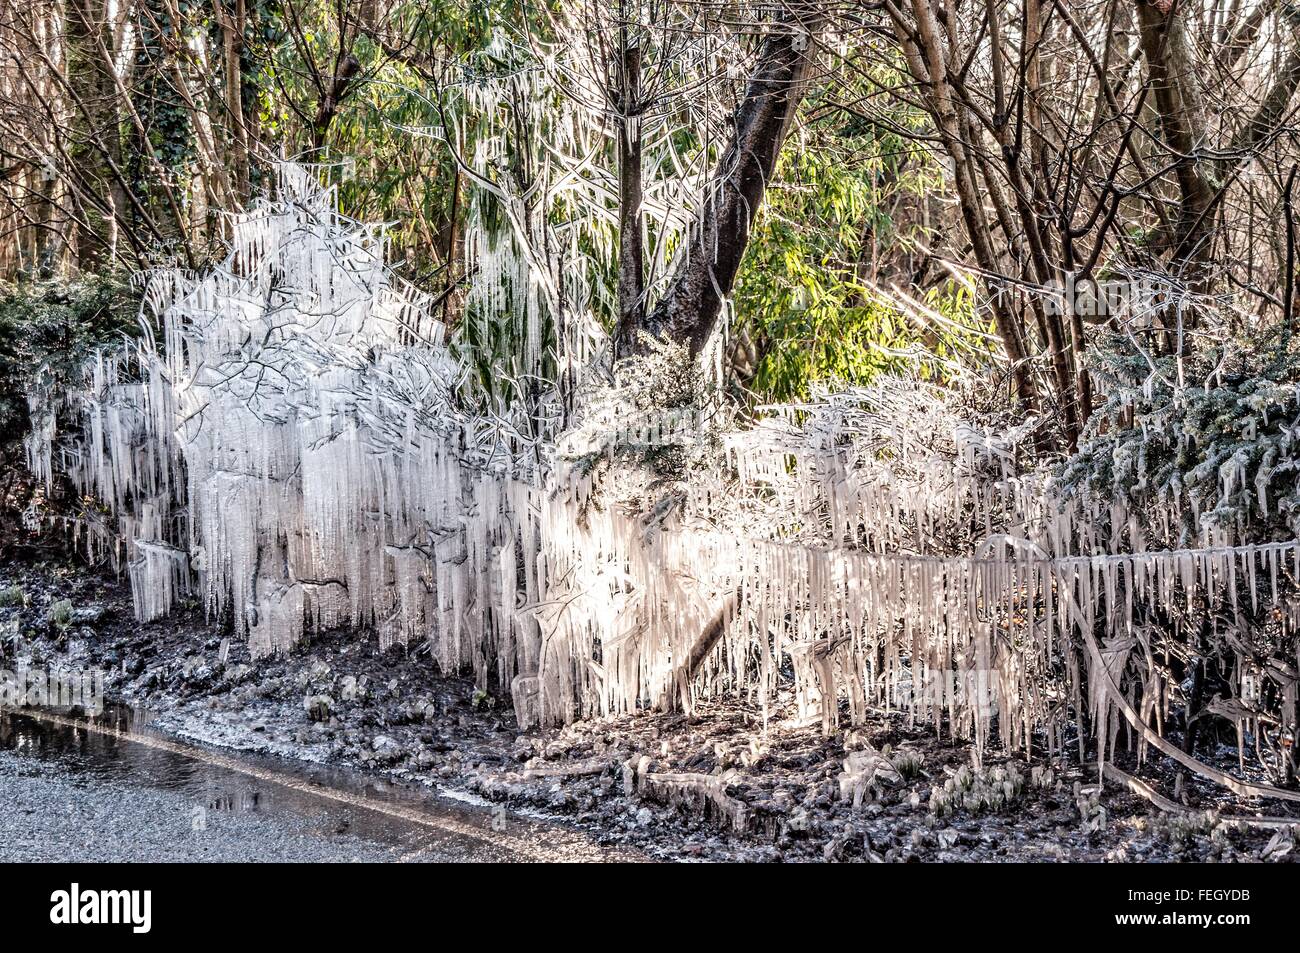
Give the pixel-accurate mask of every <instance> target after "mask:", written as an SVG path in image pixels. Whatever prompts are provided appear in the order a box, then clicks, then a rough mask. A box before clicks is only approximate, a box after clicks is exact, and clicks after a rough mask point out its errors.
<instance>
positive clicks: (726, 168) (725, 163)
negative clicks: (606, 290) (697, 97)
mask: <svg viewBox="0 0 1300 953" xmlns="http://www.w3.org/2000/svg"><path fill="white" fill-rule="evenodd" d="M790 8H791V10H790V12H789V13H788V14H787V15H786V16H784V17H783V18H782V19H781V20H780V21H779V22H778V23H776V24H774V25H773V29H772V32H771V34H770V35H769V36H768V38H767V39H766V40H765V41H764V43H763V47H762V49H761V50H760V52H759V57H758V64H757V66H756V67H755V69H754V72H753V74H752V76H751V77H750V80H749V86H748V87H747V89H746V90H745V98H744V100H743V101H742V103H741V105H740V108H739V110H737V112H736V117H735V132H734V134H733V136H732V139H731V142H730V144H729V145H728V147H727V150H726V152H725V153H724V154H723V156H722V159H721V160H720V161H719V163H718V167H717V169H716V171H715V172H714V174H713V178H712V180H711V182H710V184H709V187H708V189H707V191H706V193H705V197H704V202H703V205H702V207H701V208H700V210H699V214H698V215H697V216H696V219H695V222H694V224H693V225H692V226H691V229H690V232H689V234H688V235H687V238H686V242H685V248H684V249H683V252H684V254H683V256H682V258H681V259H680V260H679V263H678V265H677V268H676V272H675V274H674V276H673V279H672V282H671V283H670V285H669V287H668V290H667V292H666V293H665V294H664V297H663V298H662V300H660V302H659V303H658V304H657V305H656V306H655V308H654V310H653V311H652V312H651V313H650V315H649V316H648V317H647V318H646V329H647V330H648V331H649V332H650V333H651V334H654V335H656V336H658V337H660V338H661V339H666V340H670V341H675V342H678V343H681V344H685V345H686V346H687V347H689V349H690V352H691V353H692V354H699V353H700V351H701V350H703V348H704V345H705V343H706V342H707V341H708V339H709V336H710V335H711V334H712V333H713V328H714V326H715V325H716V324H717V320H718V315H719V314H720V313H721V311H722V304H723V301H724V299H725V298H726V296H727V295H728V294H729V293H730V292H731V288H732V285H733V284H734V283H735V280H736V272H737V271H738V270H739V268H740V261H741V258H742V257H743V255H744V253H745V248H746V246H747V245H748V243H749V234H750V229H751V227H752V226H753V223H754V216H755V215H756V214H757V213H758V208H759V205H760V204H761V203H762V201H763V193H764V191H765V190H766V188H767V184H768V182H769V181H770V180H771V178H772V174H773V172H774V171H775V169H776V159H777V156H778V155H779V153H780V151H781V146H782V144H783V143H784V142H785V138H786V135H787V134H788V133H789V131H790V126H791V123H792V122H793V120H794V116H795V111H796V110H797V109H798V106H799V102H800V100H802V98H803V95H804V91H805V87H806V84H807V81H808V74H809V72H810V67H811V65H812V63H813V61H814V59H815V53H814V47H815V42H816V38H817V36H818V34H819V33H820V32H821V29H822V26H823V24H824V22H825V14H824V13H823V12H822V11H821V9H820V4H817V3H799V4H791V5H790ZM622 336H623V335H622V334H620V337H622Z"/></svg>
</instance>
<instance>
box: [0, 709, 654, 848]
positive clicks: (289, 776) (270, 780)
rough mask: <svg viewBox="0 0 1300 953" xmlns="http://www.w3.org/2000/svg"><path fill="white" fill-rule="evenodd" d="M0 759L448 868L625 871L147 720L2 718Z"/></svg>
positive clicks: (550, 838)
mask: <svg viewBox="0 0 1300 953" xmlns="http://www.w3.org/2000/svg"><path fill="white" fill-rule="evenodd" d="M0 750H6V751H10V752H12V753H14V754H16V755H18V756H20V757H23V758H31V759H34V760H37V761H40V762H43V763H45V764H47V765H48V767H49V769H50V771H52V772H56V773H59V774H61V775H62V776H64V777H66V778H68V779H70V780H73V781H76V782H78V783H86V784H94V783H96V782H99V781H102V782H115V783H118V784H127V785H142V786H147V787H153V788H159V789H165V790H170V791H175V792H179V793H180V794H182V795H183V796H185V797H186V798H187V799H189V800H190V801H191V802H192V803H193V804H194V805H195V807H196V808H201V809H202V810H201V811H195V812H194V814H193V815H192V816H194V817H196V818H198V819H199V821H198V822H200V823H209V822H211V821H215V818H212V819H211V821H210V820H209V817H210V815H209V813H208V812H212V813H214V814H216V815H218V816H219V815H220V814H221V813H223V812H255V813H259V814H265V815H269V816H274V815H277V814H278V815H292V816H295V817H297V818H300V819H301V820H302V821H303V822H304V823H305V825H306V826H307V828H308V829H309V830H310V831H312V832H313V833H315V834H317V835H319V836H322V837H329V836H337V835H342V834H347V835H351V836H353V837H360V838H363V839H366V840H369V841H372V842H376V843H381V844H385V845H390V846H393V847H396V848H399V849H400V850H401V851H402V852H404V853H407V854H410V855H412V856H414V855H421V854H423V855H426V856H427V855H432V856H434V857H442V858H445V859H448V860H452V859H455V860H525V861H527V860H595V859H616V858H617V859H630V858H628V857H626V856H619V852H617V851H611V850H606V849H604V848H601V847H598V846H596V845H595V844H593V843H592V842H591V841H590V839H588V838H587V837H585V836H584V835H582V834H581V833H580V832H578V831H576V830H572V829H569V828H566V827H562V826H559V825H555V824H550V823H546V822H543V821H539V820H536V819H533V818H526V817H521V816H519V815H516V814H512V813H507V812H504V811H502V810H500V809H496V808H491V807H486V808H478V807H474V806H470V805H467V804H465V803H463V802H460V801H454V800H451V799H449V798H445V797H440V796H438V795H436V794H434V793H432V792H430V791H428V790H427V789H424V788H421V787H418V786H416V785H413V784H403V783H399V782H391V781H386V780H383V779H379V778H373V777H369V776H367V775H364V774H362V773H360V772H355V771H350V770H347V769H344V768H338V767H333V766H327V765H312V764H306V763H299V762H290V761H284V760H281V759H278V758H273V757H267V756H259V755H250V754H246V753H242V752H241V753H239V754H233V753H231V752H225V751H217V750H215V749H209V748H204V747H200V746H197V745H190V744H186V743H183V742H180V741H176V740H175V739H173V738H170V737H168V736H166V735H164V734H162V733H161V732H158V731H156V730H153V729H151V728H150V727H149V716H148V713H147V712H144V711H142V710H139V709H132V708H129V707H126V706H110V707H108V708H106V709H105V710H104V712H103V713H102V714H100V715H99V716H97V717H95V718H79V717H71V716H68V715H62V714H57V713H53V712H45V711H40V710H34V709H23V710H13V709H7V708H0Z"/></svg>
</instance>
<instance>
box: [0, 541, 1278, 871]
mask: <svg viewBox="0 0 1300 953" xmlns="http://www.w3.org/2000/svg"><path fill="white" fill-rule="evenodd" d="M20 662H21V663H23V664H26V665H28V666H29V667H32V668H39V667H42V666H43V667H46V668H49V667H57V666H62V667H64V668H68V669H80V670H84V669H92V668H102V669H103V670H104V671H105V672H106V681H105V684H106V690H107V693H108V695H109V697H110V698H111V699H114V700H120V701H125V702H128V703H131V704H134V705H139V706H142V707H143V708H145V709H147V710H148V711H149V712H150V713H151V724H152V725H153V726H154V727H155V728H157V729H160V730H162V731H165V732H168V733H171V734H174V735H175V736H177V737H180V738H184V739H187V740H191V741H198V742H202V743H205V744H210V745H214V746H220V747H225V748H230V749H235V750H243V751H256V752H260V753H268V754H274V755H279V756H282V757H286V758H296V759H302V760H309V761H319V762H329V763H338V764H345V765H349V766H354V767H358V768H361V769H364V770H370V771H374V772H380V773H384V774H387V775H390V776H394V777H398V778H404V779H407V780H409V781H411V782H413V783H422V784H426V785H432V786H436V787H438V788H440V789H442V790H444V791H447V792H450V793H454V794H459V795H462V796H467V797H476V798H482V799H485V800H487V801H492V802H499V803H504V804H508V805H509V806H511V807H512V808H516V809H523V810H533V811H537V812H540V813H543V814H546V815H553V816H559V817H563V818H566V819H567V820H568V821H569V822H571V823H573V824H576V825H578V826H579V827H581V828H583V829H585V830H587V831H588V832H590V833H591V834H592V836H593V837H594V838H595V839H597V840H598V841H599V842H600V843H602V844H611V845H615V844H617V845H626V846H628V847H634V848H637V849H640V850H644V851H647V852H649V853H651V854H653V855H655V856H658V857H661V858H664V859H678V860H686V859H701V860H737V861H739V860H745V861H820V860H830V861H871V862H880V861H883V862H905V861H1021V860H1041V861H1139V862H1149V861H1166V860H1170V861H1172V860H1208V861H1224V862H1234V861H1259V860H1266V861H1290V860H1292V859H1293V858H1294V857H1296V856H1297V854H1298V853H1300V852H1296V851H1295V850H1293V845H1294V842H1295V839H1296V837H1297V836H1300V827H1295V828H1288V827H1285V826H1283V827H1278V826H1276V825H1273V826H1270V827H1263V828H1259V827H1254V826H1250V825H1246V824H1242V823H1240V822H1239V821H1235V820H1226V819H1225V817H1227V816H1231V817H1243V816H1255V815H1268V816H1271V817H1276V816H1277V815H1279V814H1285V813H1286V806H1285V805H1281V806H1279V805H1277V804H1266V803H1249V802H1245V801H1242V800H1240V799H1232V798H1229V797H1227V796H1226V795H1225V794H1224V792H1223V791H1222V790H1221V789H1218V788H1217V787H1214V786H1211V785H1208V784H1205V783H1202V782H1200V781H1199V780H1197V779H1194V778H1182V779H1179V778H1178V777H1177V776H1176V775H1175V772H1174V771H1173V770H1172V768H1171V765H1170V764H1169V763H1162V761H1161V760H1155V761H1153V760H1150V759H1149V760H1148V761H1147V763H1146V764H1145V765H1143V766H1142V767H1141V769H1140V771H1141V774H1142V777H1143V778H1144V779H1146V780H1147V781H1149V782H1150V783H1152V784H1153V785H1154V786H1156V787H1157V789H1159V790H1160V791H1162V792H1163V793H1165V794H1166V795H1171V794H1173V793H1177V795H1178V797H1179V798H1180V799H1181V800H1182V802H1183V803H1184V804H1185V805H1187V807H1188V809H1189V810H1188V812H1187V813H1185V814H1163V813H1160V812H1157V811H1155V810H1153V809H1152V808H1151V807H1150V805H1149V804H1148V802H1147V801H1145V800H1144V799H1142V798H1140V797H1138V796H1136V795H1133V794H1131V793H1129V791H1128V790H1127V789H1126V788H1120V787H1117V786H1116V785H1114V784H1110V783H1108V784H1107V785H1106V787H1105V789H1104V790H1103V791H1100V792H1098V789H1097V783H1096V781H1097V779H1096V772H1095V769H1087V768H1085V767H1083V766H1080V765H1079V764H1077V763H1075V764H1070V763H1061V762H1056V763H1048V762H1046V761H1040V762H1037V763H1035V764H1033V765H1030V764H1028V763H1025V762H1024V761H1023V760H1019V759H1015V758H1010V759H1009V758H1005V757H999V756H998V755H997V754H996V753H992V754H989V755H988V756H987V757H986V758H985V762H984V765H983V768H982V770H978V771H977V770H974V769H972V767H971V753H970V749H969V747H968V746H966V745H963V744H958V743H949V742H945V741H942V740H940V739H937V738H936V737H935V736H934V733H933V731H927V730H922V729H920V728H917V727H914V726H909V725H908V724H907V722H906V720H905V718H904V717H903V716H901V715H898V714H888V713H883V712H882V713H880V714H879V716H878V717H876V718H875V719H873V721H872V722H871V723H870V724H869V725H867V726H864V727H862V728H858V729H853V730H844V731H841V732H839V733H838V734H836V735H834V736H832V737H823V736H822V733H821V730H820V726H819V725H811V726H809V725H803V726H800V725H797V724H795V723H794V721H793V718H792V716H793V705H792V704H791V703H789V702H788V701H787V702H786V703H785V704H783V705H778V706H777V708H776V709H775V710H774V711H773V712H771V717H770V719H769V721H768V724H767V726H766V730H764V725H763V723H762V719H761V716H760V714H759V712H757V711H756V710H753V709H751V708H749V707H747V706H745V705H743V704H740V703H736V702H733V703H725V704H720V703H710V704H706V705H702V706H701V707H700V708H699V709H698V710H697V711H696V712H695V713H694V714H693V715H692V716H690V717H687V716H684V715H681V714H656V713H643V714H640V715H637V716H636V717H619V718H611V719H601V720H593V721H587V722H583V723H579V724H575V725H571V726H568V727H566V728H563V729H546V730H532V731H527V732H520V731H519V730H518V729H517V727H516V725H515V719H514V715H513V712H512V710H511V707H510V704H509V702H508V700H507V699H505V698H502V697H496V696H494V695H491V694H486V693H484V692H480V691H476V689H475V686H474V684H473V683H472V682H471V681H468V680H466V679H463V678H456V677H444V676H442V675H440V674H439V673H438V672H437V670H436V665H435V664H434V662H433V661H432V660H431V659H430V658H429V657H428V656H427V654H423V653H421V652H420V651H419V650H415V649H412V650H410V651H408V650H407V649H405V648H401V647H394V648H392V649H390V650H388V651H382V652H381V651H380V650H379V648H378V645H377V643H376V642H375V641H374V640H373V639H367V638H358V637H357V636H354V635H350V634H346V633H331V634H327V635H323V636H318V637H315V638H313V639H312V640H311V641H309V642H307V643H305V644H303V645H301V646H300V647H299V648H298V649H297V650H296V651H294V652H293V653H291V654H289V655H286V656H282V657H277V658H272V659H262V660H258V661H253V660H252V659H250V658H249V655H248V650H247V647H246V646H245V645H244V644H243V643H242V642H240V641H239V640H237V639H233V638H227V637H225V636H223V634H222V633H221V632H220V631H218V630H217V629H216V628H214V627H213V626H212V625H210V624H209V623H208V622H207V621H206V620H205V619H204V618H203V615H202V613H201V611H200V610H199V608H198V606H197V605H192V604H191V605H190V606H189V607H188V608H186V609H185V610H183V611H180V612H178V613H177V614H176V615H175V616H174V617H172V618H169V619H167V620H163V621H160V622H156V623H151V624H145V625H141V624H140V623H138V622H136V621H135V619H134V618H133V616H132V611H131V597H130V591H129V587H127V586H126V585H124V584H123V582H121V581H119V580H117V579H115V578H113V577H112V576H109V575H103V574H99V573H96V572H93V571H90V570H88V569H86V568H85V567H84V566H81V565H78V564H77V563H75V562H73V561H70V560H68V559H67V558H66V557H64V556H62V555H58V554H55V553H44V554H42V553H41V551H39V550H36V551H32V554H31V555H30V556H29V557H24V558H22V559H20V560H12V559H11V560H9V561H8V562H5V563H4V564H0V669H7V670H10V671H12V670H16V668H17V667H18V665H19V664H20ZM1220 757H1221V758H1222V760H1223V761H1224V762H1225V764H1226V763H1232V762H1235V760H1236V757H1235V752H1234V751H1232V750H1230V749H1227V748H1222V749H1221V750H1220ZM1121 764H1124V762H1123V760H1122V759H1121ZM1124 766H1125V767H1126V768H1127V769H1128V770H1130V771H1133V772H1137V771H1138V770H1139V769H1138V767H1137V766H1136V765H1134V764H1132V763H1129V764H1126V765H1124ZM1297 824H1298V825H1300V818H1297Z"/></svg>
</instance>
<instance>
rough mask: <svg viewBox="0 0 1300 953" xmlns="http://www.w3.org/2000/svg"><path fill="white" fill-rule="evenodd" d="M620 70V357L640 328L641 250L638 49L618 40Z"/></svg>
mask: <svg viewBox="0 0 1300 953" xmlns="http://www.w3.org/2000/svg"><path fill="white" fill-rule="evenodd" d="M620 45H621V47H622V60H623V62H622V64H621V69H620V79H619V86H620V89H619V100H620V102H619V112H620V116H619V124H618V329H619V338H618V340H617V341H616V342H615V345H616V347H617V348H618V349H619V352H620V353H628V352H630V351H632V350H633V349H635V347H636V335H637V332H638V331H640V330H641V329H642V328H643V327H644V325H645V249H644V247H643V246H644V243H643V237H642V234H641V201H642V198H643V196H644V186H643V183H642V172H643V168H642V146H641V117H640V109H641V102H640V101H641V49H640V47H638V46H635V45H632V44H630V43H629V42H628V35H627V27H623V29H622V31H621V34H620Z"/></svg>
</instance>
